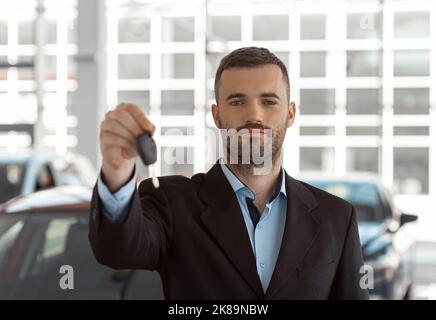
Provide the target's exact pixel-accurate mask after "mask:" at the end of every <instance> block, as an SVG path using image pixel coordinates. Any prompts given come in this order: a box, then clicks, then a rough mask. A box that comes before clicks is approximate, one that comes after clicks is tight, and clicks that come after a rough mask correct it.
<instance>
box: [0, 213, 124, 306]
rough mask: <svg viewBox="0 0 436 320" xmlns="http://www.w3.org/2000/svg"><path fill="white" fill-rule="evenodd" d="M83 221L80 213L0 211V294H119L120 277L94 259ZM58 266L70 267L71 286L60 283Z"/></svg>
mask: <svg viewBox="0 0 436 320" xmlns="http://www.w3.org/2000/svg"><path fill="white" fill-rule="evenodd" d="M6 216H9V217H6ZM20 216H21V218H20ZM11 219H12V220H11ZM87 221H88V218H87V215H86V214H83V213H82V214H75V215H73V214H65V215H58V214H55V213H50V214H39V213H38V214H33V215H32V214H30V215H28V217H27V218H26V219H24V217H23V215H22V214H20V213H14V214H10V215H3V216H1V217H0V226H1V227H0V299H2V298H14V299H119V297H120V292H121V288H122V285H123V283H122V281H114V280H113V277H112V274H113V272H114V271H113V270H112V269H110V268H107V267H105V266H102V265H100V264H99V263H98V262H97V261H96V260H95V258H94V256H93V254H92V251H91V248H90V245H89V241H88V223H87ZM62 266H71V267H72V270H73V284H74V289H72V290H68V289H67V290H64V289H62V288H61V287H60V280H61V277H62V276H63V275H64V274H62V273H61V272H60V269H61V267H62Z"/></svg>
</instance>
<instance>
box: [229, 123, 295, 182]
mask: <svg viewBox="0 0 436 320" xmlns="http://www.w3.org/2000/svg"><path fill="white" fill-rule="evenodd" d="M221 124H222V128H223V129H221V130H222V131H221V133H222V134H221V136H222V138H223V144H224V148H223V150H224V151H225V154H224V160H225V161H226V163H230V164H231V165H232V167H233V168H235V169H236V168H237V170H238V171H239V172H241V173H243V174H260V175H264V174H268V173H270V172H271V170H272V167H273V164H274V163H275V162H276V161H277V160H278V158H279V157H280V156H281V149H282V145H283V141H284V139H285V135H286V129H287V126H286V121H284V123H283V124H281V125H280V126H279V127H276V128H274V129H272V128H270V127H267V126H264V125H263V124H262V123H258V122H256V123H253V122H247V123H245V124H244V125H243V126H240V127H236V128H235V127H233V126H232V125H231V124H230V123H227V122H226V121H222V120H221ZM236 143H237V145H236Z"/></svg>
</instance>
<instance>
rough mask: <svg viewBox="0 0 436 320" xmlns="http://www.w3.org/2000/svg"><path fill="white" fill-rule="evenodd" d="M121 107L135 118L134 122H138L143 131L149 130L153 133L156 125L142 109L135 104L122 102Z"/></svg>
mask: <svg viewBox="0 0 436 320" xmlns="http://www.w3.org/2000/svg"><path fill="white" fill-rule="evenodd" d="M121 108H122V109H124V110H126V111H127V112H128V113H129V114H130V115H131V116H132V117H133V119H135V120H136V122H137V123H138V124H139V126H140V127H141V128H142V130H143V131H146V132H149V133H151V135H153V134H154V132H155V130H156V127H155V126H154V124H153V123H151V121H150V120H149V119H148V118H147V117H146V116H145V115H144V113H143V112H142V110H141V109H140V108H139V107H138V106H137V105H135V104H131V103H123V104H122V105H121Z"/></svg>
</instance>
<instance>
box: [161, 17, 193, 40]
mask: <svg viewBox="0 0 436 320" xmlns="http://www.w3.org/2000/svg"><path fill="white" fill-rule="evenodd" d="M162 40H163V41H175V42H180V41H194V18H193V17H164V18H163V19H162Z"/></svg>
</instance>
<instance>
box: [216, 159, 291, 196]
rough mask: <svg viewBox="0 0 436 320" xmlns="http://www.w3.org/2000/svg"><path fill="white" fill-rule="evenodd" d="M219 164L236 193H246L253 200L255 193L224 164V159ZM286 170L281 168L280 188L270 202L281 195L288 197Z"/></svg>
mask: <svg viewBox="0 0 436 320" xmlns="http://www.w3.org/2000/svg"><path fill="white" fill-rule="evenodd" d="M219 164H220V166H221V169H222V171H223V173H224V175H225V176H226V178H227V180H228V181H229V183H230V185H231V187H232V189H233V191H234V192H235V193H238V192H246V193H247V195H248V196H250V197H251V198H252V197H253V191H251V189H250V188H249V187H248V186H247V185H246V184H245V183H243V182H242V181H241V180H239V178H238V177H237V176H236V175H235V174H234V173H233V172H232V171H231V170H230V169H229V167H228V166H227V165H226V164H225V163H224V160H223V158H220V159H219ZM284 177H285V169H283V167H281V172H280V188H279V189H278V190H277V191H276V192H275V193H274V195H273V197H272V198H271V200H270V202H271V201H273V200H274V199H275V198H276V197H277V196H278V195H279V194H280V193H282V194H283V195H284V196H285V197H287V194H286V184H285V178H284Z"/></svg>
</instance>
